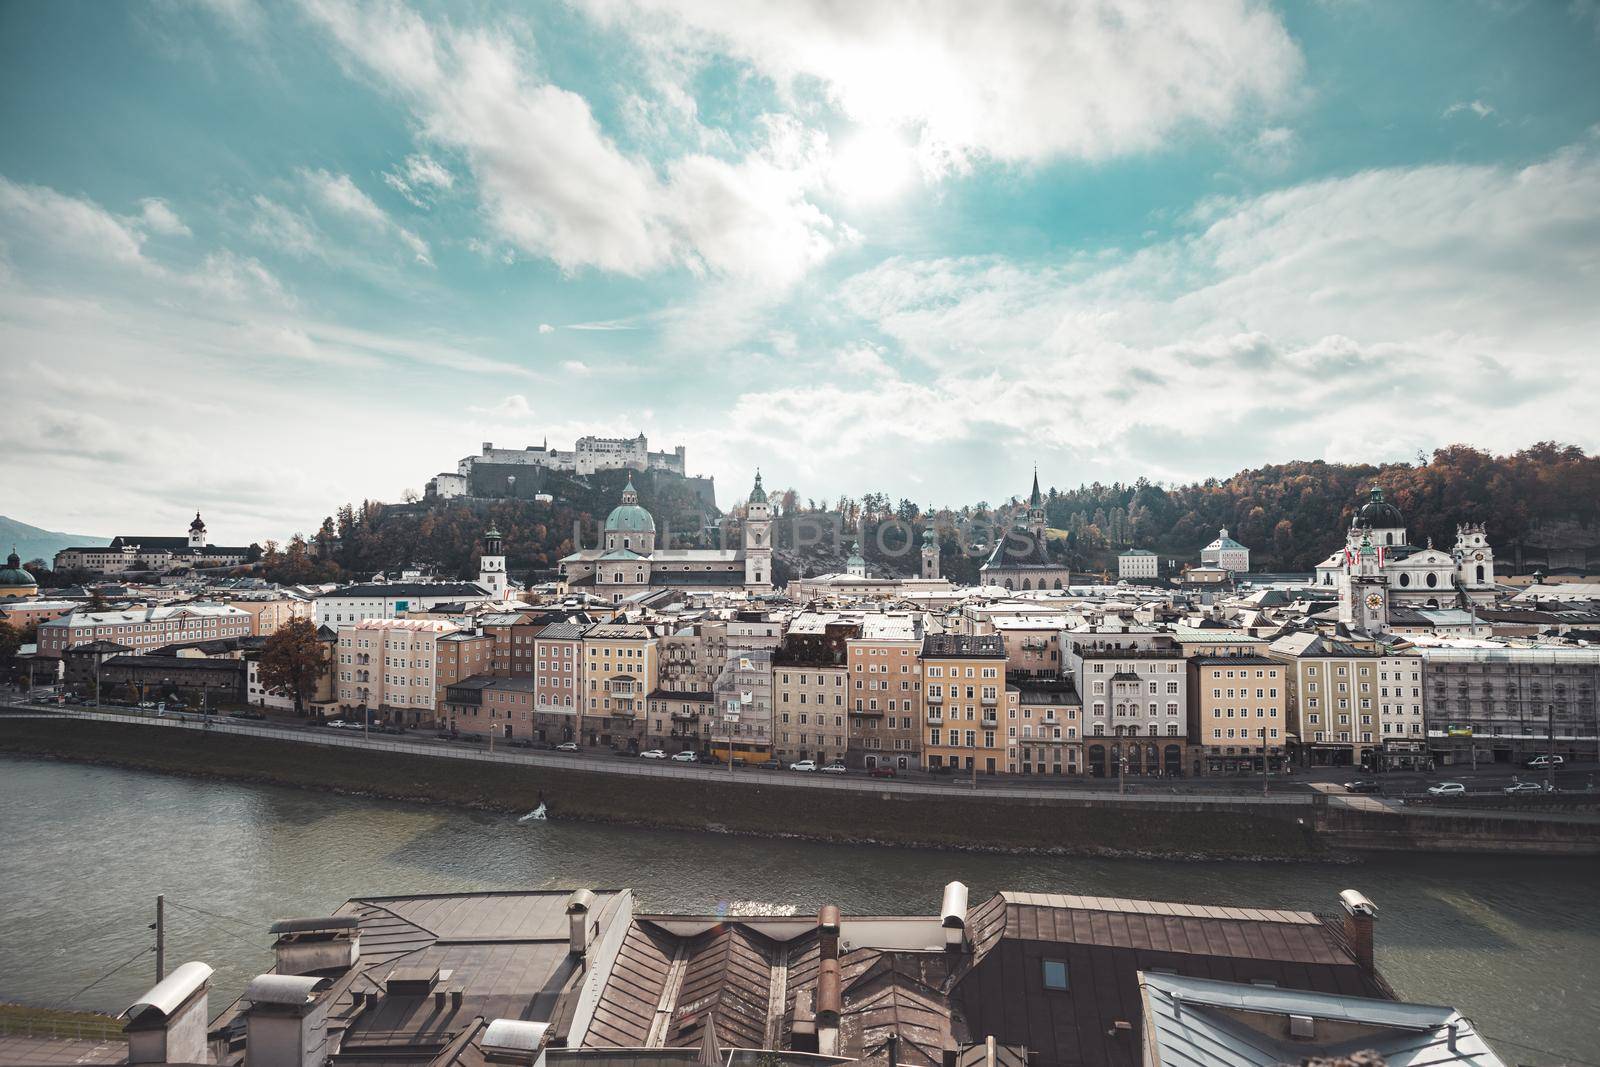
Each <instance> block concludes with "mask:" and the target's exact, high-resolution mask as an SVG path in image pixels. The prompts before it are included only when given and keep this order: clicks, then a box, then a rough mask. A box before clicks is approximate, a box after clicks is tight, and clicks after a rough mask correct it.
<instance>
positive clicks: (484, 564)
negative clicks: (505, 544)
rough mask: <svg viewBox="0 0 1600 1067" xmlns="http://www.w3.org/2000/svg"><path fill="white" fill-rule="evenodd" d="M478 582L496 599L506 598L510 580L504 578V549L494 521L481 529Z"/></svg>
mask: <svg viewBox="0 0 1600 1067" xmlns="http://www.w3.org/2000/svg"><path fill="white" fill-rule="evenodd" d="M478 584H479V585H481V586H483V588H484V589H486V590H488V591H489V592H490V593H492V594H494V598H495V599H496V600H504V599H506V593H507V591H508V590H509V589H510V582H509V581H508V580H507V578H506V557H505V550H504V549H503V548H502V547H501V543H500V531H499V530H497V529H495V526H494V523H490V524H489V528H488V529H487V530H485V531H483V555H481V556H479V557H478Z"/></svg>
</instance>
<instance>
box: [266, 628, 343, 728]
mask: <svg viewBox="0 0 1600 1067" xmlns="http://www.w3.org/2000/svg"><path fill="white" fill-rule="evenodd" d="M327 662H328V656H327V650H326V649H325V648H324V647H323V644H322V641H321V639H319V638H318V637H317V628H316V626H315V624H313V623H312V621H311V620H310V619H293V620H291V621H290V622H288V623H286V624H285V625H283V626H280V627H278V629H277V630H276V631H274V632H273V634H272V635H271V636H270V637H268V638H267V640H266V643H265V644H264V645H263V646H262V648H261V664H260V670H261V682H262V684H263V685H265V686H266V687H268V688H270V689H284V690H287V691H288V692H290V693H293V694H294V711H295V714H296V715H304V714H305V705H306V698H307V697H309V696H310V695H311V694H313V693H315V692H316V690H317V683H318V682H319V681H320V680H321V678H322V672H323V670H324V669H326V667H327Z"/></svg>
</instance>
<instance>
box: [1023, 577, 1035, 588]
mask: <svg viewBox="0 0 1600 1067" xmlns="http://www.w3.org/2000/svg"><path fill="white" fill-rule="evenodd" d="M1022 588H1023V589H1024V590H1027V589H1032V588H1033V581H1032V579H1029V578H1024V579H1022Z"/></svg>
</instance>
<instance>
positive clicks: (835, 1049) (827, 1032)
mask: <svg viewBox="0 0 1600 1067" xmlns="http://www.w3.org/2000/svg"><path fill="white" fill-rule="evenodd" d="M843 1009H844V991H843V987H842V985H841V984H840V978H839V961H838V960H837V959H824V960H823V961H822V962H821V964H820V965H819V966H818V969H817V1052H818V1053H819V1054H820V1055H823V1056H837V1055H838V1054H839V1016H840V1015H841V1014H842V1012H843Z"/></svg>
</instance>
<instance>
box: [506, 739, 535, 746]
mask: <svg viewBox="0 0 1600 1067" xmlns="http://www.w3.org/2000/svg"><path fill="white" fill-rule="evenodd" d="M506 744H508V745H510V746H511V747H512V748H532V747H533V742H532V741H530V740H528V739H527V738H526V737H513V738H512V739H511V740H509V741H507V742H506Z"/></svg>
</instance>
